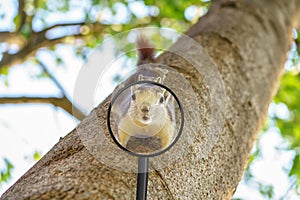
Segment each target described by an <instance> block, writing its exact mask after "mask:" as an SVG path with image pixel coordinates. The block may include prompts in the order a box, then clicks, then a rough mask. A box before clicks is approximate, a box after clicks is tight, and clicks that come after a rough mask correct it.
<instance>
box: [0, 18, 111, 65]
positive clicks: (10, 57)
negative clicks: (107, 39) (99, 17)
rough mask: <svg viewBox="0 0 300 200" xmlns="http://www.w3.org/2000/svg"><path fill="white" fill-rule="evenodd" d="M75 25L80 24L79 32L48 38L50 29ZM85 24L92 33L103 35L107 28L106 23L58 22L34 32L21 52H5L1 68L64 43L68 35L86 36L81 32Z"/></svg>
mask: <svg viewBox="0 0 300 200" xmlns="http://www.w3.org/2000/svg"><path fill="white" fill-rule="evenodd" d="M75 25H79V26H80V27H78V30H77V33H70V34H68V35H64V36H61V37H57V38H55V39H48V38H47V37H46V33H47V32H48V31H50V30H53V29H55V28H58V27H67V26H75ZM83 25H86V26H88V27H89V28H90V30H91V34H97V35H101V33H102V32H103V30H104V29H105V28H106V26H105V25H102V24H100V23H90V24H85V23H82V22H80V23H66V24H56V25H53V26H51V27H49V28H46V29H45V30H43V31H40V32H33V33H32V36H31V37H30V39H29V40H28V42H27V43H26V44H25V45H24V47H23V48H22V46H21V48H22V49H21V50H20V51H19V52H17V53H16V54H8V53H4V54H3V58H2V60H1V61H0V68H1V67H4V66H8V67H10V66H12V65H15V64H20V63H22V62H24V60H25V59H26V58H27V57H28V56H30V55H32V54H34V53H35V52H36V51H37V50H38V49H39V48H41V47H47V46H52V45H55V44H58V43H64V39H65V38H66V37H68V36H73V37H78V38H82V37H85V36H86V35H85V34H82V33H81V32H80V28H81V27H82V26H83ZM1 35H2V36H3V38H6V40H9V39H8V38H10V37H11V36H14V38H19V37H20V38H21V36H20V35H18V34H17V33H10V32H2V33H0V36H1ZM0 38H1V37H0ZM0 40H1V39H0ZM2 40H5V39H2Z"/></svg>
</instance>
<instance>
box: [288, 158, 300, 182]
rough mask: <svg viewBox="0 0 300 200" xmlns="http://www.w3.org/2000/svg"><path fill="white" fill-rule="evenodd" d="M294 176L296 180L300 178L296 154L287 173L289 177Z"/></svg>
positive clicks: (299, 164) (299, 165) (299, 160)
mask: <svg viewBox="0 0 300 200" xmlns="http://www.w3.org/2000/svg"><path fill="white" fill-rule="evenodd" d="M292 175H296V176H297V178H298V179H299V178H300V155H299V154H296V155H295V157H294V159H293V166H292V168H291V170H290V172H289V176H292Z"/></svg>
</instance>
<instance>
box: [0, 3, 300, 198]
mask: <svg viewBox="0 0 300 200" xmlns="http://www.w3.org/2000/svg"><path fill="white" fill-rule="evenodd" d="M3 2H5V7H3V5H4V4H3ZM14 2H16V1H15V0H1V3H2V4H1V5H2V7H1V6H0V14H1V12H4V10H10V11H11V12H5V13H6V17H5V18H3V19H0V21H1V23H0V31H1V30H9V29H10V28H11V18H12V17H13V16H14V15H15V14H16V9H15V7H14ZM74 2H75V3H76V1H74ZM75 3H74V4H75ZM117 6H119V7H120V9H122V6H121V5H117ZM78 9H79V10H75V11H72V12H70V13H66V14H65V15H64V16H62V15H60V14H57V15H51V16H49V18H47V20H48V21H49V22H52V23H56V22H57V21H59V20H61V19H62V18H63V19H65V20H80V19H82V17H83V16H82V15H80V14H78V13H80V9H84V6H82V7H81V8H78ZM131 9H132V10H136V12H137V15H141V16H142V15H143V12H141V10H143V9H145V8H143V5H142V4H138V3H136V5H134V4H132V8H131ZM95 12H96V11H95ZM105 12H106V14H105V17H104V19H105V20H106V21H111V20H114V21H117V20H121V21H122V20H124V21H126V15H120V16H118V17H112V15H111V13H110V12H109V11H105ZM194 12H195V8H193V7H191V8H189V9H188V10H187V11H186V13H185V15H186V16H187V17H190V16H192V15H194V14H193V13H194ZM203 12H204V11H203ZM122 13H123V12H122ZM40 28H41V25H40V22H39V21H38V20H37V21H36V23H35V29H36V30H39V29H40ZM53 34H54V35H55V34H59V33H55V32H54V33H53ZM2 48H5V44H0V51H1V49H2ZM102 49H103V48H102ZM104 49H109V48H104ZM55 52H56V53H57V54H58V55H60V56H61V57H63V58H64V61H65V62H64V64H63V65H62V66H57V65H56V63H55V59H54V57H53V54H52V53H51V52H49V51H47V50H41V51H39V52H38V54H37V55H38V56H39V58H40V59H42V60H44V61H46V63H47V66H48V67H49V69H50V70H51V71H52V72H53V74H54V75H55V76H56V78H57V79H58V80H59V81H60V82H61V84H62V85H63V87H64V88H65V90H66V91H67V93H68V94H67V95H68V96H69V97H70V98H72V97H73V93H74V85H75V83H76V77H77V75H78V73H79V72H80V70H81V68H82V66H84V64H85V63H83V61H82V60H81V59H79V58H77V57H76V54H75V51H74V49H73V48H72V47H71V46H70V45H61V46H59V47H58V48H57V49H56V51H55ZM95 52H96V54H97V53H98V55H99V56H104V57H105V58H107V59H108V60H109V59H114V55H113V52H103V51H102V52H101V51H95ZM90 55H91V54H90ZM91 62H92V63H93V62H97V61H91ZM123 62H124V60H123V59H122V58H120V59H119V60H118V61H116V62H115V65H112V67H113V68H115V69H117V68H116V66H121V65H122V63H123ZM117 70H118V71H120V70H122V69H121V68H118V69H117ZM40 72H41V69H40V68H39V67H38V66H36V65H35V64H34V63H33V62H30V61H29V62H26V63H25V64H22V65H18V66H14V67H12V68H10V71H9V75H8V77H7V80H8V84H9V85H8V86H6V85H5V80H4V79H5V78H3V77H1V76H0V98H1V96H23V95H40V96H59V95H60V92H59V90H58V89H57V88H56V86H55V85H54V84H53V82H51V80H47V79H37V78H34V77H35V76H36V75H37V74H39V73H40ZM127 72H128V71H126V70H125V71H123V73H124V74H125V73H127ZM113 75H114V71H107V72H106V75H105V76H106V77H107V78H109V79H111V77H113ZM99 87H100V89H99V88H98V90H96V93H95V99H94V102H93V105H91V107H93V106H95V105H97V104H98V103H99V102H100V99H102V98H104V97H105V95H107V94H109V92H110V91H112V90H113V88H114V86H112V85H111V84H110V82H109V81H104V82H102V83H99ZM103 90H104V91H106V93H105V94H104V93H102V92H99V91H103ZM272 106H273V107H272ZM272 106H271V107H270V111H269V112H270V113H272V112H277V113H278V114H279V115H282V117H285V116H287V115H288V113H287V111H286V108H285V107H284V106H283V105H274V104H272ZM83 107H84V104H83ZM88 107H89V106H88ZM89 109H90V107H89ZM77 124H78V121H77V120H76V119H74V117H72V116H70V114H68V113H67V112H65V111H64V110H62V109H60V108H57V107H54V106H52V105H47V104H18V105H12V104H5V105H0V169H2V168H3V166H4V163H3V158H7V159H8V160H9V161H10V162H12V164H13V165H14V170H13V173H12V179H11V180H10V181H9V182H8V183H7V184H5V185H4V186H3V187H2V188H1V187H0V195H1V194H2V193H3V192H4V191H5V190H6V189H7V188H8V187H10V186H11V185H12V184H13V183H14V182H15V181H16V180H17V179H18V178H19V177H20V176H21V175H23V174H24V173H25V172H26V171H27V170H28V169H29V168H30V167H32V166H33V164H34V163H35V162H36V161H35V160H34V159H33V154H34V152H36V151H37V152H40V153H41V154H42V155H44V154H45V153H47V152H48V151H49V150H50V149H51V147H52V146H53V145H55V144H56V143H57V142H58V141H59V138H60V137H64V136H65V135H67V134H68V133H69V132H70V131H71V130H72V129H73V128H75V127H76V125H77ZM257 145H260V146H261V149H262V155H261V157H260V158H258V159H257V160H256V161H255V162H254V164H253V165H252V167H251V171H252V173H253V175H254V176H255V177H256V178H257V179H258V180H260V181H262V182H265V183H268V184H272V185H274V189H275V196H276V197H281V196H286V199H291V200H293V199H295V200H296V199H298V198H297V197H296V195H295V194H294V190H290V187H291V186H292V185H291V184H293V181H290V180H289V178H288V177H287V175H286V173H285V171H284V170H285V169H287V168H289V167H290V166H291V159H292V158H293V152H290V151H278V149H277V148H278V146H280V147H282V148H284V146H285V145H286V144H285V142H284V140H283V139H282V138H281V136H280V134H279V132H278V130H277V129H271V130H269V131H268V132H267V133H264V134H263V135H262V136H261V137H260V139H259V143H258V144H257ZM254 184H255V183H254ZM253 188H255V187H251V185H250V186H249V184H246V183H245V182H243V181H242V182H241V183H240V185H239V187H238V189H237V191H236V194H235V197H236V198H238V197H239V198H245V199H247V200H248V199H250V200H251V199H253V200H254V199H255V200H259V199H264V198H262V196H261V195H260V194H259V192H258V191H257V189H253Z"/></svg>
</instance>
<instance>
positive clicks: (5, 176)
mask: <svg viewBox="0 0 300 200" xmlns="http://www.w3.org/2000/svg"><path fill="white" fill-rule="evenodd" d="M4 163H5V165H6V166H5V168H4V169H2V170H1V171H0V186H1V184H2V183H5V182H8V181H9V179H10V178H11V171H12V170H13V168H14V166H13V164H12V163H11V162H10V161H9V160H8V159H7V158H4Z"/></svg>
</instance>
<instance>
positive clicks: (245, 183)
mask: <svg viewBox="0 0 300 200" xmlns="http://www.w3.org/2000/svg"><path fill="white" fill-rule="evenodd" d="M209 6H210V1H207V0H206V1H204V0H202V1H201V0H197V1H196V0H186V1H180V0H174V1H167V0H160V1H155V0H145V1H134V0H127V1H121V0H120V1H117V0H110V1H103V0H102V1H100V0H85V1H81V0H52V1H50V0H0V195H1V194H2V193H3V192H4V191H5V190H6V189H7V188H8V187H10V186H11V185H12V184H13V183H14V182H15V181H16V180H17V179H18V178H19V177H20V176H22V174H24V173H25V172H26V171H27V170H28V169H29V168H30V167H31V166H33V165H34V163H35V162H37V161H38V160H39V159H40V158H41V157H42V156H43V155H44V154H46V153H47V151H49V150H50V149H51V147H52V146H53V145H54V144H56V143H57V142H58V141H59V138H60V137H64V136H65V135H66V134H68V133H69V132H70V131H71V130H72V129H74V128H75V127H76V125H77V124H78V123H79V122H80V120H82V118H83V117H84V115H85V114H87V113H88V112H89V110H87V109H85V108H83V107H80V105H79V104H78V105H77V104H76V103H74V102H73V99H72V97H73V90H74V84H75V81H76V77H77V74H78V72H79V70H80V68H81V66H82V64H83V63H84V60H85V59H86V57H87V56H88V55H89V53H90V52H91V51H92V50H93V49H94V48H95V47H97V46H98V45H101V43H102V41H103V39H104V38H106V37H107V36H110V35H114V34H116V33H119V32H122V31H126V30H130V29H132V28H136V27H143V26H150V25H151V26H156V27H167V28H172V29H175V30H176V31H178V32H184V31H185V30H187V29H188V28H189V27H190V26H191V25H192V24H194V23H195V22H197V20H198V19H199V17H201V16H203V15H204V14H205V13H206V12H207V10H208V9H209ZM292 37H293V38H294V42H293V43H292V45H291V49H290V52H289V54H288V56H287V61H286V64H285V74H284V76H283V78H282V80H281V84H280V88H279V90H278V93H277V95H276V97H275V98H274V100H273V102H272V103H271V105H270V107H269V114H268V119H267V120H266V123H265V126H264V128H263V130H261V133H260V135H259V137H258V139H257V142H256V143H255V144H254V147H253V150H252V152H251V156H250V158H249V165H248V167H247V170H246V171H245V173H244V176H243V179H242V181H241V182H240V184H239V186H238V188H237V190H236V193H235V195H234V197H233V199H247V200H248V199H255V200H257V199H280V200H283V199H299V198H300V74H299V69H300V65H299V61H300V59H299V49H298V46H299V45H297V44H298V43H300V36H299V35H298V32H297V30H296V29H295V30H294V31H293V35H292ZM270 48H271V47H270ZM110 56H112V57H113V56H114V55H113V53H112V55H110ZM99 62H101V61H99ZM135 62H136V55H128V56H127V58H126V59H125V60H124V61H123V64H124V63H125V64H126V65H134V63H135ZM120 78H121V76H120V74H117V73H116V74H115V75H114V76H113V77H112V78H111V79H112V80H111V84H116V83H117V82H118V81H119V80H120ZM108 91H109V90H108ZM101 95H102V96H101ZM105 95H107V93H106V94H104V93H102V94H100V96H101V98H104V97H105ZM72 106H74V108H75V109H77V110H78V112H76V114H75V115H74V114H73V112H72Z"/></svg>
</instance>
